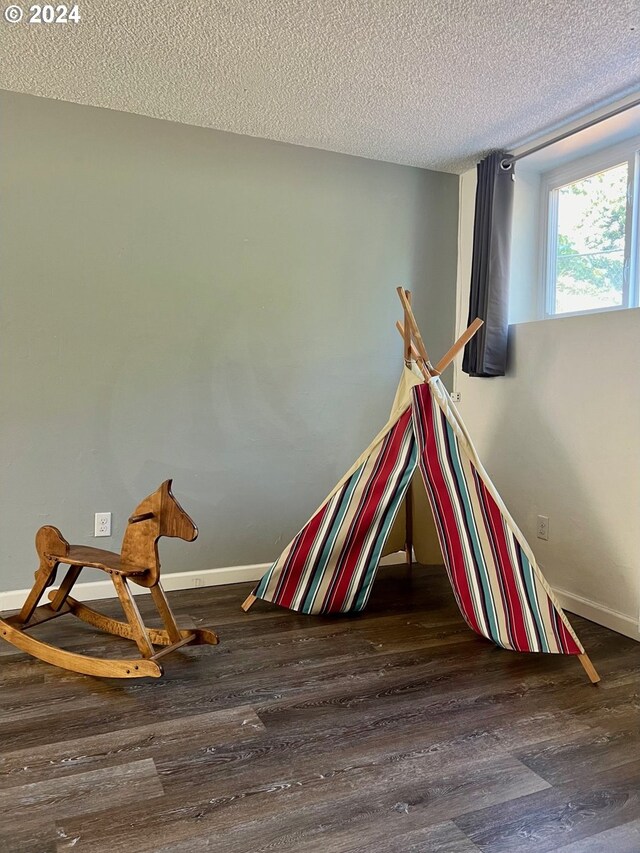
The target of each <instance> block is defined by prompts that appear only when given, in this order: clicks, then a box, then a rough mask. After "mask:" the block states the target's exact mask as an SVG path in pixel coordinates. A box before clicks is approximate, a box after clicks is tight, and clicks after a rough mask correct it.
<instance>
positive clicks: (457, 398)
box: [450, 391, 462, 403]
mask: <svg viewBox="0 0 640 853" xmlns="http://www.w3.org/2000/svg"><path fill="white" fill-rule="evenodd" d="M450 396H451V399H452V400H453V402H454V403H459V402H460V400H461V399H462V394H461V393H460V392H459V391H452V392H451V395H450Z"/></svg>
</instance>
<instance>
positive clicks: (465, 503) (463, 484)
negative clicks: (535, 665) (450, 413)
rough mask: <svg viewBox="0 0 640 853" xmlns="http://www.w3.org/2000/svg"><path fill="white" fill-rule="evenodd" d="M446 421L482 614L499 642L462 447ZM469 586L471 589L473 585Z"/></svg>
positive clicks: (496, 621) (494, 610)
mask: <svg viewBox="0 0 640 853" xmlns="http://www.w3.org/2000/svg"><path fill="white" fill-rule="evenodd" d="M445 423H446V428H447V437H448V443H449V448H450V450H451V454H450V456H451V462H452V467H453V474H454V476H455V478H456V482H457V484H458V495H457V497H459V498H461V500H462V509H463V511H464V515H465V518H466V521H467V524H466V528H467V532H468V533H469V539H470V540H471V546H472V549H473V556H474V558H475V565H476V566H477V569H478V577H479V580H480V585H481V587H482V593H483V597H484V604H485V608H484V611H483V614H482V615H483V616H485V615H486V618H487V619H488V621H489V627H490V630H491V636H492V639H494V640H495V641H497V642H501V637H500V630H499V628H498V620H497V617H496V609H495V605H494V602H493V595H492V592H491V585H490V583H489V571H488V569H487V564H486V561H485V559H484V554H483V551H482V547H481V545H480V540H479V538H478V528H477V523H476V518H475V515H474V513H473V506H472V503H471V497H470V495H469V485H468V483H467V480H466V477H465V475H464V471H463V470H462V463H461V462H460V448H459V445H458V438H457V436H456V434H455V432H454V431H453V429H452V427H451V424H450V423H449V421H448V419H445ZM458 503H460V501H458ZM469 588H470V589H471V586H470V587H469ZM483 621H484V620H483Z"/></svg>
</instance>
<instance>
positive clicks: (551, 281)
mask: <svg viewBox="0 0 640 853" xmlns="http://www.w3.org/2000/svg"><path fill="white" fill-rule="evenodd" d="M625 162H626V163H627V211H626V222H625V259H624V272H623V292H622V297H623V298H622V304H621V305H608V306H603V307H602V308H585V309H583V310H581V311H563V312H560V313H558V312H556V311H554V307H555V296H556V291H555V288H556V257H557V234H558V199H559V190H560V189H562V187H565V186H566V185H567V184H571V183H574V182H575V181H579V180H582V179H584V178H588V177H589V176H591V175H594V174H597V173H598V172H603V171H605V170H606V169H610V168H612V167H614V166H619V165H621V164H622V163H625ZM540 212H541V223H540V236H541V239H540V247H541V259H540V270H541V275H540V286H539V292H538V317H539V318H540V319H544V320H554V319H557V318H560V317H579V316H581V315H583V314H602V313H603V312H605V311H623V310H626V309H627V308H637V307H638V305H639V301H640V282H639V278H640V239H639V238H640V231H639V229H640V223H639V218H640V135H638V136H634V137H633V138H631V139H626V140H625V141H624V142H620V143H618V144H617V145H610V146H608V147H607V148H603V149H601V150H599V151H597V152H595V153H593V154H589V155H587V156H584V157H577V158H575V159H573V160H571V161H570V162H569V163H565V164H564V165H562V166H560V167H558V168H557V169H552V170H551V171H549V172H546V173H544V174H543V175H542V179H541V197H540Z"/></svg>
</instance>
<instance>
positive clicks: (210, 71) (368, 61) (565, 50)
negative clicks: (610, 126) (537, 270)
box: [0, 0, 640, 172]
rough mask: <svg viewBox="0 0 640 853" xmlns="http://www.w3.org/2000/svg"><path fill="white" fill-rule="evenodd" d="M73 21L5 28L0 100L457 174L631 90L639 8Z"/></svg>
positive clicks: (470, 0) (222, 6)
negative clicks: (125, 116) (2, 96)
mask: <svg viewBox="0 0 640 853" xmlns="http://www.w3.org/2000/svg"><path fill="white" fill-rule="evenodd" d="M5 5H6V4H2V6H3V8H4V6H5ZM29 5H30V0H29V2H22V6H23V8H24V9H25V10H26V9H27V7H28V6H29ZM79 8H80V14H81V16H82V21H81V22H80V23H79V24H77V25H73V24H66V25H64V24H48V25H46V24H28V23H26V20H25V19H23V21H22V22H21V23H18V24H8V23H5V22H4V21H1V22H0V87H2V88H5V89H13V90H16V91H20V92H29V93H31V94H34V95H42V96H45V97H49V98H61V99H64V100H67V101H76V102H78V103H82V104H93V105H95V106H101V107H110V108H111V109H117V110H126V111H129V112H134V113H141V114H143V115H148V116H154V117H157V118H164V119H172V120H174V121H179V122H184V123H187V124H195V125H202V126H205V127H214V128H218V129H221V130H228V131H233V132H234V133H244V134H249V135H251V136H260V137H265V138H267V139H277V140H282V141H286V142H293V143H298V144H300V145H310V146H314V147H316V148H326V149H329V150H333V151H342V152H346V153H349V154H358V155H361V156H364V157H371V158H375V159H381V160H389V161H393V162H400V163H410V164H414V165H417V166H426V167H430V168H435V169H442V170H445V171H453V172H455V171H462V170H463V169H464V168H466V167H468V166H469V165H471V164H472V163H473V162H475V160H476V159H477V158H478V156H479V155H480V154H482V153H483V152H485V151H487V150H488V149H491V148H496V147H511V146H513V145H514V144H516V143H519V142H522V141H524V140H526V139H528V138H531V137H533V136H535V135H536V134H537V133H539V132H540V131H542V130H544V129H547V128H549V127H552V126H554V125H557V124H559V123H561V122H562V121H563V120H565V119H567V118H568V117H572V116H575V115H577V114H580V113H582V112H586V111H588V110H589V108H591V107H593V106H595V105H597V104H600V103H603V102H606V101H607V100H610V99H612V98H614V97H616V96H617V95H619V94H623V93H625V92H628V91H630V90H632V89H633V88H635V87H636V86H638V85H640V51H639V49H638V47H639V40H640V13H639V6H638V3H637V2H636V0H632V2H629V0H624V2H622V0H609V2H607V3H604V2H602V0H586V2H585V0H528V1H527V0H515V2H514V1H513V0H512V2H509V3H507V2H499V0H488V2H487V0H434V2H426V0H424V2H418V0H412V2H411V1H410V0H395V2H394V0H306V2H303V0H226V2H220V0H209V2H204V0H188V2H185V1H184V0H181V2H178V0H160V2H158V0H153V2H150V0H129V2H123V0H79ZM25 18H26V15H25Z"/></svg>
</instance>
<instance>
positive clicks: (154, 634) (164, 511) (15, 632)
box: [0, 480, 218, 678]
mask: <svg viewBox="0 0 640 853" xmlns="http://www.w3.org/2000/svg"><path fill="white" fill-rule="evenodd" d="M197 535H198V528H197V527H196V526H195V524H194V523H193V521H192V520H191V519H190V518H189V516H188V515H187V513H186V512H185V511H184V510H183V509H182V507H181V506H180V504H179V503H178V501H177V500H176V499H175V498H174V496H173V494H172V493H171V480H166V481H165V482H164V483H163V484H162V485H161V486H160V488H159V489H157V490H156V491H155V492H153V494H151V495H149V496H148V497H146V498H145V499H144V500H143V501H142V503H141V504H139V505H138V506H137V507H136V509H135V512H134V514H133V515H132V516H131V518H130V519H129V523H128V525H127V529H126V531H125V534H124V539H123V540H122V551H121V552H120V554H116V553H115V552H113V551H104V550H103V549H101V548H91V547H85V546H84V545H69V543H68V542H67V541H66V539H65V538H64V537H63V536H62V534H61V533H60V531H59V530H58V529H57V528H56V527H51V526H49V525H46V526H45V527H41V528H40V530H38V532H37V533H36V551H37V552H38V556H39V558H40V566H39V568H38V570H37V572H36V574H35V578H36V580H35V583H34V585H33V588H32V590H31V592H30V593H29V595H28V596H27V599H26V601H25V603H24V604H23V606H22V610H21V611H20V612H19V613H17V614H16V615H15V616H10V617H9V618H7V619H0V636H2V637H3V638H4V639H5V640H7V641H8V642H9V643H11V644H12V645H14V646H16V647H17V648H19V649H21V650H22V651H24V652H27V653H28V654H30V655H33V656H34V657H37V658H40V660H43V661H46V662H47V663H51V664H54V665H55V666H60V667H63V668H64V669H70V670H72V671H74V672H79V673H83V674H85V675H100V676H108V677H110V678H144V677H152V678H159V677H160V676H161V675H162V672H163V671H162V666H161V665H160V664H159V663H158V660H159V659H160V658H162V657H164V656H165V655H167V654H169V652H172V651H174V650H175V649H179V648H180V647H181V646H186V645H200V644H203V643H210V644H216V643H217V642H218V637H217V635H216V634H215V633H214V632H213V631H209V630H206V629H201V628H186V629H185V628H179V627H178V625H177V623H176V620H175V616H174V615H173V612H172V610H171V607H170V606H169V602H168V601H167V597H166V595H165V593H164V590H163V589H162V586H161V584H160V559H159V557H158V539H159V538H160V537H161V536H173V537H177V538H178V539H184V540H185V541H187V542H193V540H194V539H195V538H196V537H197ZM61 563H62V564H65V565H68V566H69V569H68V570H67V573H66V575H65V577H64V579H63V581H62V583H61V584H60V587H59V588H58V589H56V590H53V591H51V592H50V593H49V600H50V602H51V603H50V604H44V605H41V606H38V604H39V602H40V599H41V598H42V595H43V593H44V591H45V590H46V589H47V588H48V587H50V586H53V584H54V583H55V579H56V572H57V569H58V566H59V565H60V564H61ZM85 566H86V567H88V568H93V569H101V570H102V571H103V572H106V573H107V574H109V575H110V576H111V579H112V581H113V585H114V586H115V589H116V593H117V594H118V598H119V599H120V603H121V604H122V609H123V610H124V614H125V616H126V618H127V621H126V622H121V621H119V620H117V619H112V618H111V617H110V616H105V615H104V614H102V613H99V612H98V611H97V610H93V609H92V608H91V607H87V605H86V604H82V603H81V602H79V601H76V600H75V599H74V598H71V596H70V593H71V590H72V589H73V585H74V584H75V582H76V581H77V580H78V577H79V576H80V572H81V571H82V569H83V568H84V567H85ZM129 581H131V583H135V584H138V586H144V587H147V588H148V589H149V592H150V593H151V596H152V598H153V601H154V603H155V605H156V607H157V609H158V612H159V614H160V617H161V619H162V621H163V623H164V625H165V630H161V629H157V628H147V627H146V626H145V624H144V622H143V621H142V617H141V615H140V611H139V610H138V605H137V604H136V602H135V599H134V597H133V595H132V594H131V590H130V588H129ZM66 613H72V614H73V615H74V616H77V617H78V618H80V619H82V621H83V622H88V623H89V625H93V627H94V628H99V629H100V630H101V631H107V632H108V633H109V634H116V635H117V636H119V637H126V638H127V639H130V640H134V641H135V642H136V644H137V646H138V649H139V650H140V654H141V655H142V658H141V659H140V658H138V659H133V660H120V659H114V660H110V659H105V658H95V657H90V656H88V655H81V654H75V653H74V652H67V651H64V650H63V649H59V648H57V647H56V646H52V645H49V644H48V643H45V642H43V641H42V640H38V639H36V638H35V637H32V636H30V635H29V634H27V633H26V632H27V630H28V629H30V628H33V627H35V626H36V625H41V624H42V623H43V622H48V621H49V620H50V619H56V618H57V617H58V616H63V615H64V614H66ZM154 645H155V646H163V647H164V648H162V649H161V650H160V651H156V650H155V649H154Z"/></svg>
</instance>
